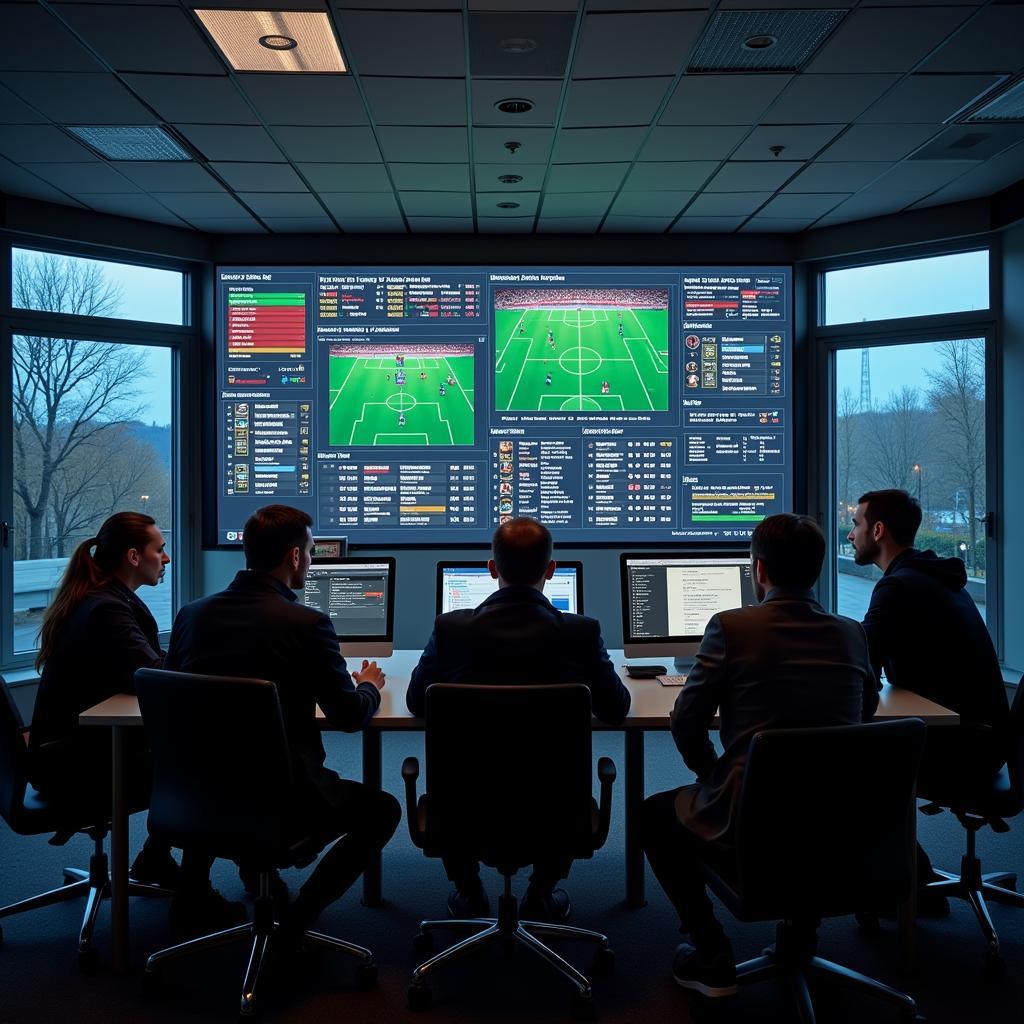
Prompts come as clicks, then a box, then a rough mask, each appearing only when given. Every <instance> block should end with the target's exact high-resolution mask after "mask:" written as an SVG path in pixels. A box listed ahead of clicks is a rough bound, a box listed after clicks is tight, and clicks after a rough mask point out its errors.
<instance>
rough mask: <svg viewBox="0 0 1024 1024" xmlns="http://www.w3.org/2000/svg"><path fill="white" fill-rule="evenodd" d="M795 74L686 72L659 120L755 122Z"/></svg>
mask: <svg viewBox="0 0 1024 1024" xmlns="http://www.w3.org/2000/svg"><path fill="white" fill-rule="evenodd" d="M792 78H793V76H792V75H685V76H684V77H683V78H681V79H680V81H679V85H678V86H676V91H675V92H674V93H673V94H672V99H671V100H670V101H669V104H668V106H667V107H666V108H665V113H664V114H662V115H661V120H660V121H659V122H658V124H660V125H666V124H709V125H727V124H740V125H751V124H754V123H756V122H757V120H758V119H759V118H760V116H761V115H762V114H763V113H764V111H765V110H766V109H767V107H768V105H769V104H770V103H771V102H772V100H774V99H775V97H776V96H778V94H779V93H780V92H782V90H783V89H784V88H785V87H786V86H787V85H788V84H789V82H790V81H791V80H792Z"/></svg>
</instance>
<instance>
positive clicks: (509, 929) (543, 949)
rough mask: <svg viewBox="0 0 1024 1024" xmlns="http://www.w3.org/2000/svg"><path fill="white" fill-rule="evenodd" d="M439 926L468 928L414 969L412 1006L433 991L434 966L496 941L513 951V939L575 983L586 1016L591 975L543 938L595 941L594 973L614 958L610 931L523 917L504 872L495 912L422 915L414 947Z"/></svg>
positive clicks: (427, 941)
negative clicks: (434, 917)
mask: <svg viewBox="0 0 1024 1024" xmlns="http://www.w3.org/2000/svg"><path fill="white" fill-rule="evenodd" d="M442 929H449V930H453V931H457V932H470V933H472V934H470V935H469V936H468V937H467V938H464V939H462V940H460V941H459V942H456V943H455V944H454V945H453V946H449V947H448V948H447V949H444V950H442V951H441V952H440V953H437V954H436V955H435V956H432V957H430V959H428V960H425V961H424V962H423V963H421V964H420V965H419V966H418V967H417V968H416V969H415V970H414V971H413V972H412V982H411V984H410V986H409V1009H410V1010H426V1009H429V1007H430V1003H431V992H430V989H429V988H428V987H427V984H426V977H427V976H428V975H429V974H431V973H433V972H434V971H436V970H437V968H438V967H440V966H441V965H442V964H444V963H446V962H449V961H452V960H456V959H458V958H459V957H462V956H464V955H465V954H466V953H469V952H471V951H472V950H475V949H479V948H481V947H483V946H486V945H490V944H492V943H498V944H499V945H501V946H502V948H503V949H504V950H506V951H507V952H511V950H512V948H513V947H514V946H516V945H519V946H523V947H525V948H526V949H528V950H530V952H532V953H533V954H535V955H536V956H538V957H540V958H541V959H542V960H544V961H546V962H547V963H548V964H550V965H551V966H552V967H554V969H555V970H556V971H558V973H559V974H560V975H562V977H563V978H565V979H566V980H567V981H569V982H570V983H571V984H572V985H573V987H574V991H573V997H572V1010H573V1013H574V1015H575V1016H577V1017H580V1018H583V1019H589V1018H590V1017H591V1016H593V1013H594V1007H593V992H592V990H591V986H590V981H589V980H588V978H587V977H586V975H584V974H582V973H581V972H580V971H578V970H577V969H576V968H575V967H573V965H572V964H571V963H569V961H568V960H566V959H564V957H561V956H559V955H558V953H556V952H555V951H554V950H553V949H551V948H550V947H549V946H547V945H545V943H543V942H542V941H541V939H542V938H547V939H587V940H589V941H591V942H596V943H597V944H598V949H597V951H596V953H595V954H594V962H593V973H595V974H604V973H608V972H610V971H611V969H612V967H613V966H614V962H615V954H614V953H613V952H612V950H611V949H610V948H609V946H608V936H607V935H602V934H601V932H595V931H591V930H590V929H588V928H574V927H571V926H569V925H563V924H548V923H546V922H544V921H521V920H520V919H519V908H518V904H517V903H516V899H515V897H514V896H513V895H512V878H511V876H506V878H505V892H504V894H503V895H502V896H501V897H500V898H499V899H498V916H497V917H496V918H495V917H478V918H469V919H465V920H459V919H454V920H443V921H421V922H420V930H419V933H418V934H417V935H416V937H415V939H414V940H413V943H414V946H415V948H416V950H417V951H418V952H421V953H424V952H427V951H428V950H429V949H430V948H431V946H432V944H433V943H432V939H431V932H434V931H438V930H442Z"/></svg>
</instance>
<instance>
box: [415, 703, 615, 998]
mask: <svg viewBox="0 0 1024 1024" xmlns="http://www.w3.org/2000/svg"><path fill="white" fill-rule="evenodd" d="M591 728H592V724H591V714H590V690H589V689H588V688H587V687H586V686H582V685H580V684H571V685H558V686H453V685H448V684H437V685H434V686H431V687H430V688H429V689H428V690H427V694H426V770H427V780H426V781H427V792H426V794H425V795H424V796H422V797H420V798H419V800H418V801H417V798H416V779H417V777H418V776H419V762H418V761H417V760H416V758H414V757H408V758H406V759H405V762H404V763H403V765H402V778H403V779H404V780H405V800H406V813H407V816H408V820H409V832H410V834H411V836H412V841H413V843H414V844H415V845H416V846H418V847H419V848H420V849H422V850H423V852H424V853H425V854H426V855H427V856H428V857H441V856H446V855H451V854H458V855H461V856H465V857H468V858H472V859H474V860H479V861H482V862H483V863H484V864H486V865H488V866H489V867H494V868H497V869H498V871H499V872H500V873H501V875H502V876H503V877H504V883H505V884H504V892H503V894H502V896H501V897H500V898H499V901H498V916H497V917H496V918H476V919H470V920H444V921H423V922H421V924H420V931H419V934H418V935H417V936H416V938H415V940H414V945H415V947H416V950H417V952H420V953H427V952H429V951H430V949H431V948H432V941H433V940H432V933H433V932H434V931H435V930H438V929H444V928H451V929H454V930H456V931H458V932H469V933H471V934H470V935H469V937H468V938H465V939H463V940H461V941H460V942H457V943H456V944H455V945H453V946H451V947H449V948H448V949H445V950H443V951H442V952H441V953H438V954H437V955H436V956H432V957H430V959H428V960H426V961H425V962H424V963H421V964H420V965H419V966H418V967H417V968H416V969H415V970H414V971H413V974H412V984H411V985H410V987H409V1008H410V1009H413V1010H425V1009H427V1008H428V1007H429V1006H430V1002H431V992H430V989H429V988H428V986H427V983H426V978H427V976H428V975H430V974H432V973H433V972H434V971H436V970H437V969H438V968H439V967H440V966H441V965H442V964H443V963H445V962H446V961H449V960H454V959H455V958H456V957H461V956H463V955H464V954H466V953H468V952H469V951H470V950H472V949H475V948H478V947H481V946H484V945H487V944H490V943H497V944H498V945H500V946H501V948H502V949H503V950H504V951H505V952H506V953H507V954H508V953H511V951H512V948H513V946H515V945H520V946H523V947H525V948H526V949H528V950H530V951H531V952H532V953H534V954H535V955H537V956H539V957H541V958H542V959H543V960H545V961H547V962H548V963H549V964H551V965H552V966H553V967H554V968H555V970H557V971H558V972H559V973H560V974H561V975H562V976H563V977H565V978H566V979H568V980H569V981H570V982H571V983H572V984H573V985H574V986H575V988H574V992H573V996H572V1004H571V1005H572V1010H573V1012H574V1014H576V1015H577V1016H579V1017H583V1018H589V1017H590V1016H591V1015H592V1013H593V997H592V992H591V987H590V981H589V980H588V979H587V977H586V976H585V975H583V974H582V973H581V972H580V971H578V970H577V969H576V968H575V967H573V966H572V965H571V964H570V963H569V962H568V961H566V960H564V959H563V958H562V957H561V956H559V955H558V954H557V953H556V952H555V951H554V950H552V949H550V948H549V947H548V946H546V945H545V944H544V943H543V942H542V941H541V939H542V938H559V939H561V938H578V939H587V940H590V941H592V942H596V943H597V944H598V948H597V951H596V953H595V955H594V961H593V970H592V973H595V974H600V973H605V972H608V971H610V970H611V969H612V967H613V965H614V962H615V956H614V953H613V952H612V951H611V949H610V948H609V946H608V938H607V936H605V935H602V934H600V933H599V932H594V931H589V930H587V929H585V928H571V927H568V926H566V925H558V924H546V923H543V922H538V921H521V920H520V919H519V909H518V906H517V904H516V899H515V897H514V896H513V894H512V878H513V876H514V875H515V874H516V873H517V872H518V871H519V869H520V868H523V867H526V866H527V865H529V864H534V863H535V862H536V861H538V860H543V859H545V858H546V857H551V856H562V857H564V856H571V857H573V858H574V859H577V858H589V857H591V856H592V855H593V853H594V851H595V850H598V849H600V848H601V847H602V846H603V845H604V842H605V840H606V839H607V838H608V823H609V819H610V817H611V793H612V784H613V783H614V781H615V765H614V764H613V763H612V761H611V759H610V758H607V757H602V758H601V759H600V761H599V762H598V767H597V774H598V779H599V780H600V783H601V798H600V805H598V804H597V803H596V802H595V801H594V799H593V797H592V795H591V770H592V769H591V763H592V762H591Z"/></svg>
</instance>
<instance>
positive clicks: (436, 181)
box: [391, 164, 469, 192]
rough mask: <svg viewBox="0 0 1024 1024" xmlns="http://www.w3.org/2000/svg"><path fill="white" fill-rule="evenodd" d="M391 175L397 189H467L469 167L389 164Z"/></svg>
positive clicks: (465, 190) (463, 165)
mask: <svg viewBox="0 0 1024 1024" xmlns="http://www.w3.org/2000/svg"><path fill="white" fill-rule="evenodd" d="M391 176H392V178H393V179H394V182H395V188H398V189H407V190H409V191H415V190H418V189H437V190H438V191H442V192H468V191H469V167H468V166H467V165H466V164H391Z"/></svg>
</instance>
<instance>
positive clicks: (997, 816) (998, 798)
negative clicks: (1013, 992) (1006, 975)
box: [921, 677, 1024, 976]
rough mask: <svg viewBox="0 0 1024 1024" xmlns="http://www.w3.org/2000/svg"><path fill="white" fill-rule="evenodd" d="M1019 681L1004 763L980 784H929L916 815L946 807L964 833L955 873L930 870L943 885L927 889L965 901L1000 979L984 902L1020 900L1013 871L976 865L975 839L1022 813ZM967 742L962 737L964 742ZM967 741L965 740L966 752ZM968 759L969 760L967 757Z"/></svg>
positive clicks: (1005, 828) (978, 736) (982, 730)
mask: <svg viewBox="0 0 1024 1024" xmlns="http://www.w3.org/2000/svg"><path fill="white" fill-rule="evenodd" d="M1022 693H1024V677H1022V678H1021V681H1020V682H1019V683H1018V684H1017V692H1016V693H1015V694H1014V697H1013V704H1012V705H1011V707H1010V736H1009V745H1008V749H1007V762H1006V764H1005V765H1004V766H1003V767H1002V768H1001V769H1000V770H999V771H998V772H996V773H995V774H994V775H991V776H989V777H988V778H985V779H981V780H973V781H969V782H968V783H967V784H966V785H965V786H963V787H960V786H958V785H956V782H957V780H956V779H951V780H950V783H951V784H950V785H949V787H948V788H946V789H945V790H943V789H942V788H941V786H933V785H931V784H929V786H928V791H927V792H924V793H922V794H921V795H922V796H924V797H925V799H927V800H928V801H930V802H929V803H927V804H925V805H924V806H923V807H922V808H921V811H922V812H923V813H924V814H938V813H940V812H941V811H943V810H944V809H945V808H947V807H948V808H949V810H950V811H952V812H953V814H955V815H956V818H957V820H958V821H959V822H960V824H961V825H963V827H964V831H965V832H966V833H967V850H966V852H965V853H964V856H963V857H962V858H961V860H960V873H959V874H958V875H957V874H953V873H952V872H949V871H942V870H940V869H938V868H935V869H934V870H935V873H936V874H938V875H942V876H943V877H942V880H941V881H938V882H931V883H930V884H929V885H928V888H929V889H931V890H935V891H936V892H940V893H942V894H943V895H946V896H955V897H957V899H962V900H966V901H967V902H968V903H969V904H970V905H971V909H972V910H973V911H974V914H975V916H976V917H977V919H978V924H980V925H981V930H982V933H983V934H984V936H985V942H986V949H985V966H986V968H987V969H988V971H989V972H991V973H992V974H994V975H997V976H1001V975H1002V974H1003V972H1004V971H1005V964H1004V962H1003V959H1002V957H1001V956H1000V953H999V936H998V935H997V934H996V930H995V928H994V927H993V925H992V918H991V916H990V915H989V912H988V907H987V906H986V904H985V897H986V896H987V897H988V898H989V899H992V900H995V901H996V902H997V903H1008V904H1010V905H1012V906H1015V907H1024V895H1021V894H1020V893H1018V892H1015V891H1014V889H1015V888H1016V886H1017V875H1016V873H1015V872H1012V871H997V872H990V873H988V874H983V873H982V870H981V861H980V860H979V859H978V855H977V852H976V844H975V837H976V836H977V834H978V831H979V830H980V829H982V828H984V827H985V826H986V825H988V826H989V827H990V828H991V829H992V831H993V832H1009V831H1010V826H1009V825H1007V824H1006V821H1005V819H1006V818H1012V817H1013V816H1014V815H1017V814H1020V812H1021V810H1024V697H1022ZM961 730H969V731H970V733H971V740H972V741H973V743H978V744H981V745H989V744H991V743H992V742H993V741H992V738H991V733H992V730H991V729H989V728H987V727H985V726H961ZM965 738H966V737H965ZM971 747H972V742H971V741H968V743H967V745H966V749H967V750H968V751H969V750H970V749H971ZM968 756H969V755H968Z"/></svg>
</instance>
